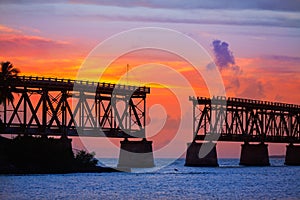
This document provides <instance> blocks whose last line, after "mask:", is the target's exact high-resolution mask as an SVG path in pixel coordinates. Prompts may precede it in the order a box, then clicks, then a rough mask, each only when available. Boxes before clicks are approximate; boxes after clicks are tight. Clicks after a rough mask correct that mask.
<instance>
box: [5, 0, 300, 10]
mask: <svg viewBox="0 0 300 200" xmlns="http://www.w3.org/2000/svg"><path fill="white" fill-rule="evenodd" d="M43 3H49V1H40V0H1V1H0V4H43ZM51 3H80V4H97V5H104V6H117V7H146V8H165V9H226V10H244V9H252V10H274V11H292V12H298V11H300V3H299V0H284V1H283V0H271V1H270V0H252V1H241V0H227V1H224V0H211V1H207V0H189V1H182V0H172V1H161V0H150V1H146V0H142V1H141V0H116V1H111V0H53V1H51Z"/></svg>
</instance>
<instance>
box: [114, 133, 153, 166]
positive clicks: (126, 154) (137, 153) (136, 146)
mask: <svg viewBox="0 0 300 200" xmlns="http://www.w3.org/2000/svg"><path fill="white" fill-rule="evenodd" d="M120 143H121V148H120V154H119V163H118V168H150V167H154V166H155V165H154V159H153V151H152V141H147V140H146V139H143V140H142V141H129V140H128V139H125V140H123V141H121V142H120Z"/></svg>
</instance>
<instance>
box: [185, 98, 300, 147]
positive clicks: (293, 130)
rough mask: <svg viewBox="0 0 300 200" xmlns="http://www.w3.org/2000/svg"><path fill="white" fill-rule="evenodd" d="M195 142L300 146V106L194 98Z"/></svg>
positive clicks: (256, 101) (242, 100)
mask: <svg viewBox="0 0 300 200" xmlns="http://www.w3.org/2000/svg"><path fill="white" fill-rule="evenodd" d="M189 99H190V101H192V102H193V134H194V140H204V139H205V140H219V141H240V142H275V143H300V106H299V105H294V104H283V103H277V102H276V103H275V102H267V101H259V100H250V99H240V98H228V99H226V98H225V97H214V98H212V99H210V98H204V97H197V98H195V97H190V98H189Z"/></svg>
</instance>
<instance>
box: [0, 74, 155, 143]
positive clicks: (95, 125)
mask: <svg viewBox="0 0 300 200" xmlns="http://www.w3.org/2000/svg"><path fill="white" fill-rule="evenodd" d="M0 87H1V89H9V90H11V92H13V93H14V94H15V95H14V96H15V100H14V101H10V102H6V101H5V102H3V104H2V105H0V108H1V110H0V111H1V115H2V116H3V117H4V120H2V119H1V120H2V123H1V131H0V134H31V135H68V136H78V135H80V136H95V137H102V136H103V137H104V136H105V137H118V138H134V137H137V138H145V116H146V95H147V94H149V93H150V88H148V87H134V86H125V85H116V84H111V83H96V82H89V81H74V80H68V79H56V78H55V79H53V78H44V77H27V76H22V77H17V78H15V79H9V80H6V82H0Z"/></svg>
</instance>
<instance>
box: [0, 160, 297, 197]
mask: <svg viewBox="0 0 300 200" xmlns="http://www.w3.org/2000/svg"><path fill="white" fill-rule="evenodd" d="M165 161H166V160H163V159H159V160H156V162H157V163H159V162H165ZM283 162H284V161H283V160H282V159H271V164H272V166H270V167H241V166H239V165H238V160H237V159H220V160H219V164H220V167H218V168H193V167H184V166H183V165H184V159H181V160H177V161H175V162H174V163H173V164H171V165H169V166H167V167H165V168H162V169H160V170H158V171H156V172H150V173H149V172H148V173H145V172H143V170H142V169H139V170H136V171H138V172H139V173H125V172H122V173H87V174H85V173H77V174H64V175H61V174H60V175H2V176H0V199H1V200H2V199H300V167H291V166H284V165H283Z"/></svg>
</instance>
